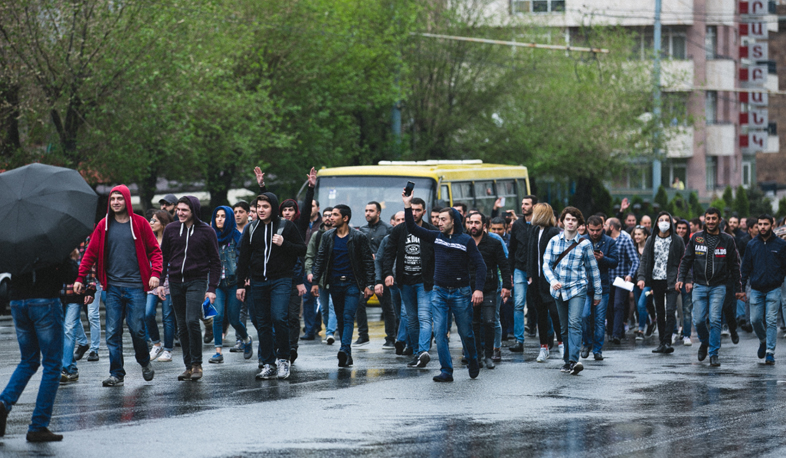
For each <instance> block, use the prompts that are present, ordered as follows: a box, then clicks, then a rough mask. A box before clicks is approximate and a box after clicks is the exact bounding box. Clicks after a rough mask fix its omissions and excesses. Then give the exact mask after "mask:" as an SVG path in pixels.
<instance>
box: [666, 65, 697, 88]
mask: <svg viewBox="0 0 786 458" xmlns="http://www.w3.org/2000/svg"><path fill="white" fill-rule="evenodd" d="M694 67H695V64H694V63H693V61H692V60H676V59H664V60H662V61H661V85H662V86H663V90H664V91H668V92H685V91H690V90H691V89H692V88H693V74H694Z"/></svg>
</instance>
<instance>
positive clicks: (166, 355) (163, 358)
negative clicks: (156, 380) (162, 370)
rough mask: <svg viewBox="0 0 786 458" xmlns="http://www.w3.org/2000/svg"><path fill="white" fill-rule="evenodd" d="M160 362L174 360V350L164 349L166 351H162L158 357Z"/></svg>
mask: <svg viewBox="0 0 786 458" xmlns="http://www.w3.org/2000/svg"><path fill="white" fill-rule="evenodd" d="M158 362H161V363H170V362H172V352H171V351H169V350H164V352H163V353H161V356H159V357H158Z"/></svg>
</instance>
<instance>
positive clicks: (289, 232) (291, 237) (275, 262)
mask: <svg viewBox="0 0 786 458" xmlns="http://www.w3.org/2000/svg"><path fill="white" fill-rule="evenodd" d="M262 195H263V196H266V197H267V198H268V200H269V201H270V207H271V213H272V216H271V218H270V222H268V223H267V224H265V223H264V222H262V221H260V220H257V221H254V222H253V223H250V225H249V228H248V230H245V231H243V237H242V238H241V239H240V259H238V264H237V278H238V284H239V285H243V284H245V281H246V280H248V279H249V278H250V279H253V280H254V281H267V280H278V279H281V278H292V276H293V275H294V274H293V271H294V268H295V264H296V263H297V260H298V257H299V256H305V255H306V244H305V242H303V237H301V235H300V231H299V230H298V228H297V227H296V226H295V224H294V223H292V222H291V221H287V220H285V219H282V218H280V217H279V214H278V206H279V204H278V198H277V197H276V195H275V194H273V193H272V192H264V193H262ZM275 234H280V235H281V236H282V237H283V238H284V243H282V244H281V246H278V245H275V244H274V243H273V242H272V240H273V235H275Z"/></svg>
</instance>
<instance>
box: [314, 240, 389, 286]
mask: <svg viewBox="0 0 786 458" xmlns="http://www.w3.org/2000/svg"><path fill="white" fill-rule="evenodd" d="M335 234H336V229H330V230H329V231H327V232H325V233H324V234H322V239H321V241H320V244H319V252H318V253H317V256H316V258H315V259H314V267H313V268H312V272H313V273H314V283H318V284H320V285H325V288H326V289H330V281H331V277H332V275H331V273H332V271H333V265H332V263H333V236H334V235H335ZM347 237H349V239H348V240H347V250H348V251H349V263H350V265H351V267H352V275H353V276H354V277H355V283H357V286H358V289H359V290H361V291H363V290H364V289H365V288H369V289H371V290H372V291H373V290H374V272H375V271H374V256H373V255H372V252H371V245H370V244H369V241H368V237H366V235H365V234H363V233H362V232H360V231H358V230H356V229H350V230H349V234H348V235H347Z"/></svg>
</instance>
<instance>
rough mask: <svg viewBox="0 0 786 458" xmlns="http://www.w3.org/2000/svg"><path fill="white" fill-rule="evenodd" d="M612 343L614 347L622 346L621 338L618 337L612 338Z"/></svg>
mask: <svg viewBox="0 0 786 458" xmlns="http://www.w3.org/2000/svg"><path fill="white" fill-rule="evenodd" d="M611 343H613V344H614V345H619V344H620V338H619V337H617V336H614V337H612V338H611Z"/></svg>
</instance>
